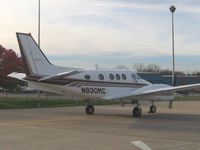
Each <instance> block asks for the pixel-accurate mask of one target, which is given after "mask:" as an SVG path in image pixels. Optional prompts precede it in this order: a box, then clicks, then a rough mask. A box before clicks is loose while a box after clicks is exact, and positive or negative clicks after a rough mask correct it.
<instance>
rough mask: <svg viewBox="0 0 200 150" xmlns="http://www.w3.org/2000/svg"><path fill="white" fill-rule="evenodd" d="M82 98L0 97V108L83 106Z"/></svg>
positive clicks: (108, 103) (182, 99) (184, 98)
mask: <svg viewBox="0 0 200 150" xmlns="http://www.w3.org/2000/svg"><path fill="white" fill-rule="evenodd" d="M196 100H200V96H184V97H176V98H175V101H196ZM92 103H93V104H94V105H112V104H119V103H120V102H116V101H97V100H94V101H92ZM84 105H85V103H84V101H83V100H75V99H59V98H58V99H56V98H50V99H46V98H40V99H38V98H30V97H29V98H26V97H6V96H5V97H0V109H18V108H49V107H73V106H84Z"/></svg>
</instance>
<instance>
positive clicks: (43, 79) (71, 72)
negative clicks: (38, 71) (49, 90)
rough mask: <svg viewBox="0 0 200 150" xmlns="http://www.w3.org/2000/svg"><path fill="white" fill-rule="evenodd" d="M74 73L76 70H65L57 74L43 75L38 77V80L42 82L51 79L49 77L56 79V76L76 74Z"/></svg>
mask: <svg viewBox="0 0 200 150" xmlns="http://www.w3.org/2000/svg"><path fill="white" fill-rule="evenodd" d="M76 73H78V71H76V70H70V71H67V72H61V73H58V74H54V75H50V76H45V77H43V78H41V79H39V80H38V81H39V82H42V81H46V80H51V79H58V78H62V77H66V76H70V75H73V74H76Z"/></svg>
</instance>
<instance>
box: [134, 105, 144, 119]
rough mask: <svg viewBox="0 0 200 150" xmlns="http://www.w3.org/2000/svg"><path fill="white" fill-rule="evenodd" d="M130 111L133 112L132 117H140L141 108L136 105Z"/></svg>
mask: <svg viewBox="0 0 200 150" xmlns="http://www.w3.org/2000/svg"><path fill="white" fill-rule="evenodd" d="M132 113H133V117H135V118H140V117H141V116H142V108H140V107H138V106H136V107H134V108H133V111H132Z"/></svg>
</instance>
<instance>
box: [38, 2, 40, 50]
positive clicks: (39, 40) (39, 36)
mask: <svg viewBox="0 0 200 150" xmlns="http://www.w3.org/2000/svg"><path fill="white" fill-rule="evenodd" d="M38 45H39V47H40V0H38Z"/></svg>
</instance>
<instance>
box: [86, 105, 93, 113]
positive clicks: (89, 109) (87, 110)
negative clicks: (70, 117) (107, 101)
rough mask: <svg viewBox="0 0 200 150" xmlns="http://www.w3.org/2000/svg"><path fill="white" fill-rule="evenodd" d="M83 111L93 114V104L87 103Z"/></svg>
mask: <svg viewBox="0 0 200 150" xmlns="http://www.w3.org/2000/svg"><path fill="white" fill-rule="evenodd" d="M85 112H86V114H88V115H92V114H94V106H93V105H87V106H86V107H85Z"/></svg>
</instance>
